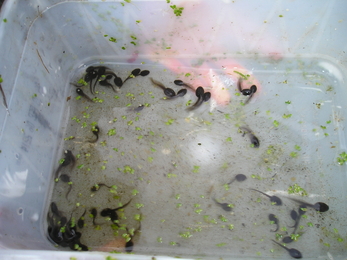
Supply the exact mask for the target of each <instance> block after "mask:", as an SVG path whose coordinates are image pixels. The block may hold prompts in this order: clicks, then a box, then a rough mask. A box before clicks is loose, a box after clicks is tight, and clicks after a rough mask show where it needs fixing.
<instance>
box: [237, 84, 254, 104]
mask: <svg viewBox="0 0 347 260" xmlns="http://www.w3.org/2000/svg"><path fill="white" fill-rule="evenodd" d="M242 81H243V79H242V78H239V80H238V82H237V88H238V90H239V91H240V92H241V93H242V95H244V96H249V97H248V99H247V100H246V102H245V104H247V103H248V102H249V101H250V99H251V98H252V96H253V94H254V93H255V92H257V86H256V85H252V86H251V87H250V89H242Z"/></svg>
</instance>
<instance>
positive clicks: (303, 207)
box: [213, 174, 329, 259]
mask: <svg viewBox="0 0 347 260" xmlns="http://www.w3.org/2000/svg"><path fill="white" fill-rule="evenodd" d="M246 179H247V177H246V176H245V175H244V174H237V175H235V177H234V178H233V179H232V180H231V181H230V182H229V183H228V185H230V184H232V183H233V182H234V181H238V182H243V181H245V180H246ZM249 190H252V191H256V192H259V193H261V194H263V195H264V196H266V197H268V198H269V200H270V202H271V204H272V205H275V206H282V205H283V203H282V200H281V198H279V197H277V196H270V195H268V194H266V193H264V192H262V191H259V190H256V189H252V188H250V189H249ZM288 199H290V200H292V201H294V202H296V203H298V204H299V207H298V211H296V210H294V209H293V210H291V212H290V217H291V218H292V219H293V220H294V221H295V223H294V225H293V226H291V227H290V228H293V232H292V234H291V235H290V236H286V237H284V238H283V239H282V243H284V244H289V243H291V242H293V241H294V239H293V238H292V237H295V233H296V231H297V228H298V227H299V222H300V219H301V217H302V216H303V215H305V213H306V211H307V210H308V208H312V209H314V210H316V211H317V212H320V213H323V212H326V211H328V210H329V206H328V205H327V204H326V203H324V202H317V203H315V204H310V203H307V202H305V201H302V200H297V199H293V198H288ZM213 200H214V202H215V203H216V204H217V205H218V206H219V207H221V208H222V209H223V210H224V211H228V212H230V211H232V208H233V206H232V204H230V203H220V202H218V201H217V200H216V199H215V198H213ZM268 218H269V220H270V222H271V223H272V224H275V225H276V229H275V230H271V232H277V231H278V229H279V219H278V218H277V216H276V215H275V214H269V216H268ZM272 241H273V242H274V243H276V244H277V245H279V246H281V247H282V248H284V249H285V250H287V251H288V253H289V255H290V256H291V257H293V258H297V259H299V258H302V254H301V252H300V251H299V250H297V249H295V248H287V247H286V246H284V245H282V244H280V243H278V242H276V241H275V240H272Z"/></svg>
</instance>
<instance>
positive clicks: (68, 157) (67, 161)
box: [54, 150, 76, 178]
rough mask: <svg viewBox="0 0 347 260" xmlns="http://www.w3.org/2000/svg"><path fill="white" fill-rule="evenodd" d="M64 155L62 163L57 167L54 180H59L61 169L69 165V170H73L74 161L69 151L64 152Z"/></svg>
mask: <svg viewBox="0 0 347 260" xmlns="http://www.w3.org/2000/svg"><path fill="white" fill-rule="evenodd" d="M64 155H65V157H64V159H63V161H62V162H61V164H60V165H59V167H58V169H57V170H56V171H55V175H54V176H55V178H59V173H60V171H61V169H62V168H63V167H66V166H68V165H70V164H71V168H73V167H74V165H75V162H76V159H75V156H74V155H73V154H72V152H71V151H70V150H65V151H64Z"/></svg>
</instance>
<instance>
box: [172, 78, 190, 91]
mask: <svg viewBox="0 0 347 260" xmlns="http://www.w3.org/2000/svg"><path fill="white" fill-rule="evenodd" d="M174 84H175V85H177V86H181V87H186V88H190V89H192V90H193V89H194V88H193V87H192V86H191V85H190V84H188V83H185V82H183V81H182V80H180V79H176V80H174Z"/></svg>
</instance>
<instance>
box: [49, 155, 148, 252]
mask: <svg viewBox="0 0 347 260" xmlns="http://www.w3.org/2000/svg"><path fill="white" fill-rule="evenodd" d="M64 155H65V157H64V159H62V161H61V163H60V165H59V166H58V168H57V170H56V172H55V177H56V178H55V181H56V182H57V181H59V180H61V181H62V182H64V183H70V176H69V175H67V174H60V171H61V170H62V168H63V167H66V166H68V165H71V166H73V165H74V164H75V157H74V155H73V154H72V152H71V151H70V150H65V151H64ZM103 186H105V187H108V188H109V189H116V187H115V186H108V185H106V184H103V183H98V184H95V185H93V186H92V188H91V189H90V190H91V192H96V191H98V190H99V189H100V188H101V187H103ZM71 188H72V185H70V188H69V190H68V192H67V193H66V198H67V196H68V194H69V192H70V191H71ZM130 202H131V199H130V200H129V201H128V202H127V203H126V204H124V205H122V206H120V207H118V208H114V209H112V208H105V209H103V210H101V211H100V216H101V217H106V218H108V219H109V220H110V221H111V222H112V224H115V225H116V226H117V227H118V228H120V226H119V224H118V223H119V216H118V214H117V211H118V210H121V209H124V208H125V207H126V206H128V205H129V204H130ZM86 211H87V210H86V209H85V210H84V213H83V214H82V215H81V216H80V218H79V219H78V221H77V225H76V223H75V220H74V219H73V218H72V213H71V217H70V220H69V221H68V220H67V217H66V216H64V214H63V213H62V212H61V211H59V210H58V206H57V204H56V203H55V202H52V203H51V205H50V210H49V211H48V213H47V222H48V236H49V237H50V238H51V239H52V241H53V242H54V243H56V244H57V245H59V246H62V247H70V249H72V250H82V251H88V247H87V246H85V245H84V244H82V243H81V242H80V238H81V236H82V234H81V232H78V231H77V228H78V229H79V231H81V229H83V227H84V226H85V222H84V220H85V219H84V216H85V214H86ZM89 211H90V216H91V217H92V223H93V225H94V226H96V225H97V223H96V222H95V219H96V217H97V216H98V211H97V209H96V208H91V209H90V210H89ZM140 228H141V223H140V226H139V228H138V229H137V230H135V231H134V232H132V234H130V233H129V232H128V230H127V232H128V233H129V238H128V239H127V241H126V243H125V251H126V252H131V251H132V250H133V246H134V243H133V237H134V236H135V233H136V232H138V231H139V230H140Z"/></svg>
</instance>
